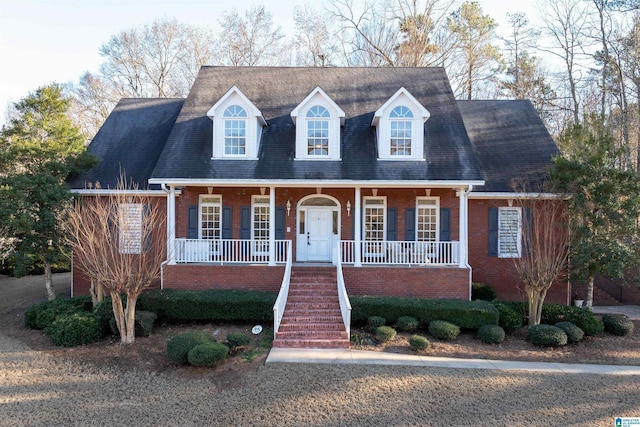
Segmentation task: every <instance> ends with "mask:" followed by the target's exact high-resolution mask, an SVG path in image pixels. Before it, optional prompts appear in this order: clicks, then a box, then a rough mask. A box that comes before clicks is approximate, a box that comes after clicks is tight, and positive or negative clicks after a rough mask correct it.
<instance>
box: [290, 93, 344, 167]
mask: <svg viewBox="0 0 640 427" xmlns="http://www.w3.org/2000/svg"><path fill="white" fill-rule="evenodd" d="M344 116H345V114H344V111H342V109H341V108H340V107H338V105H337V104H336V103H335V102H333V100H332V99H331V98H330V97H329V95H327V94H326V93H324V91H323V90H322V89H320V88H319V87H317V88H315V89H314V90H313V91H312V92H311V93H310V94H309V95H308V96H307V97H306V98H305V99H304V100H303V101H302V102H301V103H300V104H298V106H297V107H296V108H294V109H293V111H291V119H292V120H293V123H294V124H295V125H296V160H340V126H342V125H344Z"/></svg>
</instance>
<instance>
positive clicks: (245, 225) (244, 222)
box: [240, 206, 251, 240]
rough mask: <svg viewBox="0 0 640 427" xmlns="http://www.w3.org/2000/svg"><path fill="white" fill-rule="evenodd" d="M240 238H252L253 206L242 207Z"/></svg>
mask: <svg viewBox="0 0 640 427" xmlns="http://www.w3.org/2000/svg"><path fill="white" fill-rule="evenodd" d="M240 238H241V239H244V240H248V239H251V206H242V207H241V208H240Z"/></svg>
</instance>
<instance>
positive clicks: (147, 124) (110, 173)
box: [67, 99, 184, 189]
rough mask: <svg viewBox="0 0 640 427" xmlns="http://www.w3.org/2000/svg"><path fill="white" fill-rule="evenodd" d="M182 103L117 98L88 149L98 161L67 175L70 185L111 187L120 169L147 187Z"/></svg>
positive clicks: (169, 100) (72, 186)
mask: <svg viewBox="0 0 640 427" xmlns="http://www.w3.org/2000/svg"><path fill="white" fill-rule="evenodd" d="M183 103H184V99H122V100H120V102H118V104H117V105H116V106H115V108H114V109H113V111H112V112H111V114H110V115H109V117H108V118H107V120H106V121H105V122H104V124H103V125H102V127H101V128H100V130H99V131H98V133H97V134H96V136H95V137H94V138H93V140H92V141H91V144H89V147H88V148H87V151H88V152H89V153H90V154H93V155H94V156H95V157H96V158H97V159H98V164H97V165H96V166H95V167H93V168H91V169H90V170H88V171H85V172H82V173H80V174H76V175H73V176H70V177H69V179H68V180H67V183H68V184H69V186H70V187H71V188H74V189H85V188H87V187H88V185H89V183H91V185H95V183H96V182H100V186H101V187H102V188H104V189H106V188H114V187H115V186H116V184H117V181H118V179H119V177H120V170H121V169H122V170H123V171H124V172H125V173H126V175H127V177H128V179H131V180H133V182H134V183H137V184H138V186H139V188H140V189H147V188H148V180H149V178H150V177H151V173H152V171H153V169H154V168H155V166H156V162H157V161H158V158H159V157H160V153H161V152H162V149H163V148H164V145H165V142H166V140H167V137H168V136H169V133H170V132H171V129H172V127H173V124H174V123H175V120H176V117H177V116H178V113H179V112H180V109H181V108H182V104H183Z"/></svg>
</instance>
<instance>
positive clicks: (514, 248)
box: [498, 208, 522, 258]
mask: <svg viewBox="0 0 640 427" xmlns="http://www.w3.org/2000/svg"><path fill="white" fill-rule="evenodd" d="M521 235H522V209H520V208H499V209H498V256H499V257H500V258H518V257H520V253H521V250H522V247H521V238H520V236H521Z"/></svg>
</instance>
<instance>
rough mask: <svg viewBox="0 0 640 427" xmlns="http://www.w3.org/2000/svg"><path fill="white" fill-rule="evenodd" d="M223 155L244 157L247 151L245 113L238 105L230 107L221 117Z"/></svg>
mask: <svg viewBox="0 0 640 427" xmlns="http://www.w3.org/2000/svg"><path fill="white" fill-rule="evenodd" d="M222 120H223V123H224V154H225V155H230V156H233V155H236V156H244V155H245V153H246V149H247V112H246V111H245V109H244V108H242V107H240V106H239V105H231V106H230V107H229V108H227V109H226V110H225V111H224V113H223V115H222Z"/></svg>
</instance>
